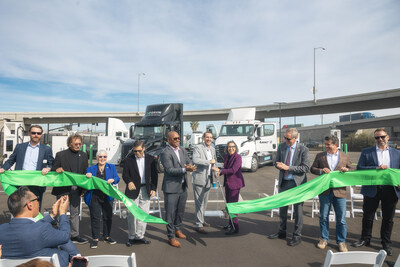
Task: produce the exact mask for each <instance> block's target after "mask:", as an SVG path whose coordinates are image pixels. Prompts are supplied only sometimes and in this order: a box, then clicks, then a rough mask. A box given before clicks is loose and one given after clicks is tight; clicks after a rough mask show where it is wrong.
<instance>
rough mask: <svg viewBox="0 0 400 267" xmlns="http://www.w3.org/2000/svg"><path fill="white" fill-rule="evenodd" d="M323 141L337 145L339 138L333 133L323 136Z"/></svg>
mask: <svg viewBox="0 0 400 267" xmlns="http://www.w3.org/2000/svg"><path fill="white" fill-rule="evenodd" d="M325 141H328V142H331V143H332V144H333V145H336V146H338V145H339V138H337V136H336V135H333V134H331V135H328V136H325Z"/></svg>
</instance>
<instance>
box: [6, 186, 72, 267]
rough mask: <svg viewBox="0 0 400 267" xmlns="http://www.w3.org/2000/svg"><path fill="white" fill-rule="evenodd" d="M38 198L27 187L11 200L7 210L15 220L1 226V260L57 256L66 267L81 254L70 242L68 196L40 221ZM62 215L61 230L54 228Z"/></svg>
mask: <svg viewBox="0 0 400 267" xmlns="http://www.w3.org/2000/svg"><path fill="white" fill-rule="evenodd" d="M37 200H38V198H37V196H36V195H35V194H33V193H32V192H31V191H29V189H28V188H27V187H25V186H22V187H19V188H18V189H17V191H15V192H14V193H12V194H11V195H10V196H9V197H8V203H7V204H8V209H9V210H10V212H11V214H12V215H13V216H14V218H12V219H11V221H10V222H9V223H4V224H2V225H0V244H2V250H3V253H2V258H4V259H26V258H33V257H40V256H43V257H51V256H52V255H53V254H54V253H57V254H58V259H59V261H60V264H61V266H67V265H68V262H69V259H70V258H71V257H72V256H75V255H77V254H79V251H78V250H77V249H76V247H75V245H74V244H73V243H72V242H71V240H70V239H69V230H70V229H69V221H68V217H67V216H66V215H65V213H66V211H67V208H68V196H65V197H63V198H60V199H59V200H57V202H56V203H54V204H53V208H52V212H51V214H50V215H47V216H46V217H44V218H43V219H41V220H39V221H37V222H36V221H35V220H34V218H35V217H36V216H37V215H38V214H39V203H38V202H37ZM57 214H59V215H60V227H59V229H55V228H54V227H53V226H52V225H51V224H50V222H51V221H53V218H54V217H55V216H56V215H57Z"/></svg>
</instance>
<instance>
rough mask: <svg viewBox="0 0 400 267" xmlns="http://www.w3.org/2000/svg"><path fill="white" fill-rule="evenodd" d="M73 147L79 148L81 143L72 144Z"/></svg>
mask: <svg viewBox="0 0 400 267" xmlns="http://www.w3.org/2000/svg"><path fill="white" fill-rule="evenodd" d="M72 145H73V146H81V145H82V143H72Z"/></svg>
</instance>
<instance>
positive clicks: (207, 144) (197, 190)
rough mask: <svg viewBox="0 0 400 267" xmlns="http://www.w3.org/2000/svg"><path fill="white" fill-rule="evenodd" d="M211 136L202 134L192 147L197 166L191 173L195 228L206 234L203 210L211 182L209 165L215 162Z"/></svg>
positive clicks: (210, 134) (209, 133)
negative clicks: (199, 141)
mask: <svg viewBox="0 0 400 267" xmlns="http://www.w3.org/2000/svg"><path fill="white" fill-rule="evenodd" d="M212 141H213V136H212V133H211V132H205V133H204V134H203V143H201V144H199V145H197V146H195V147H194V150H193V164H195V165H196V166H197V169H196V171H195V172H193V173H192V184H193V195H194V204H195V211H196V228H195V230H196V231H197V232H199V233H200V234H207V232H206V230H204V226H206V227H207V226H210V225H209V224H208V223H206V222H205V221H204V212H205V210H206V208H207V201H208V193H209V192H210V188H211V184H212V182H213V176H212V175H213V172H212V170H211V167H212V165H213V164H215V159H216V155H215V148H214V147H212V146H211V143H212Z"/></svg>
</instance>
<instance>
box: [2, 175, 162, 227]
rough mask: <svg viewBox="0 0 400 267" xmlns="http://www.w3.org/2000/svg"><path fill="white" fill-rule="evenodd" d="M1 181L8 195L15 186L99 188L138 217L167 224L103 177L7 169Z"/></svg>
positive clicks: (140, 219) (144, 220) (142, 219)
mask: <svg viewBox="0 0 400 267" xmlns="http://www.w3.org/2000/svg"><path fill="white" fill-rule="evenodd" d="M0 181H1V184H2V185H3V189H4V191H5V192H6V194H7V195H10V194H12V193H13V192H14V191H15V190H17V188H16V187H15V186H31V185H33V186H52V187H59V186H73V185H76V186H79V187H82V188H84V189H86V190H93V189H98V190H100V191H102V192H103V193H104V194H106V195H108V196H110V197H113V198H115V199H118V200H120V201H122V202H123V203H124V204H125V206H126V208H127V209H128V210H129V211H130V212H131V213H132V214H133V216H135V218H136V219H138V220H139V221H142V222H146V223H161V224H167V223H166V222H165V221H164V220H163V219H161V218H157V217H154V216H151V215H149V214H147V213H146V212H144V211H143V210H141V209H140V208H139V207H138V206H136V205H135V203H133V202H132V200H130V199H129V198H128V197H127V196H125V195H124V194H123V193H122V192H121V191H119V190H118V189H116V188H115V187H114V186H112V185H111V184H107V182H106V181H105V180H103V179H99V178H97V177H94V176H92V177H91V178H90V179H88V178H86V176H85V175H82V174H76V173H72V172H62V173H56V172H49V173H48V174H46V175H42V173H41V171H5V172H4V173H2V174H0Z"/></svg>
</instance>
